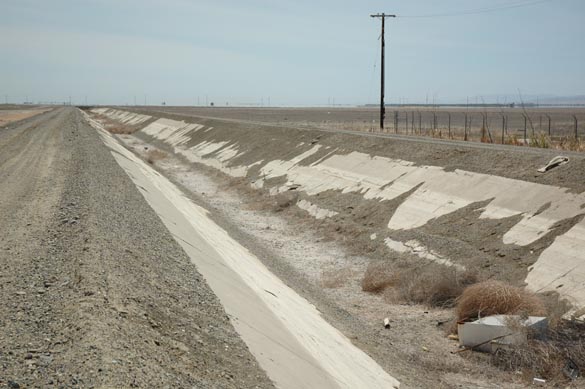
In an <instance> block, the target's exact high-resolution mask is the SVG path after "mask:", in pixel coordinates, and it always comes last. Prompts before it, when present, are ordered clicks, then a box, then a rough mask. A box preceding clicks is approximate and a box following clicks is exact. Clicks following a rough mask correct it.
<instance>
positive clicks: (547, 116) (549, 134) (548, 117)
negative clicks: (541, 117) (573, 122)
mask: <svg viewBox="0 0 585 389" xmlns="http://www.w3.org/2000/svg"><path fill="white" fill-rule="evenodd" d="M546 118H547V119H548V136H549V137H550V136H551V133H550V127H551V126H550V122H551V120H550V116H549V115H548V114H547V115H546Z"/></svg>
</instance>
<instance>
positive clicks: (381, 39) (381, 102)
mask: <svg viewBox="0 0 585 389" xmlns="http://www.w3.org/2000/svg"><path fill="white" fill-rule="evenodd" d="M370 16H371V17H373V18H380V19H382V35H381V36H380V41H381V42H382V44H381V49H382V63H381V65H380V69H381V73H382V74H381V81H380V129H382V130H383V129H384V117H385V116H386V107H385V105H384V47H385V42H384V21H385V20H386V18H395V17H396V15H386V14H385V13H381V14H375V15H370Z"/></svg>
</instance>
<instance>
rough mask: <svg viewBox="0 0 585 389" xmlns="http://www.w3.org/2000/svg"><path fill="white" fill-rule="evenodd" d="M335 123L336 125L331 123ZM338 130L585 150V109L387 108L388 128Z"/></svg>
mask: <svg viewBox="0 0 585 389" xmlns="http://www.w3.org/2000/svg"><path fill="white" fill-rule="evenodd" d="M329 124H333V123H329ZM337 124H338V127H337V128H343V129H354V130H362V131H369V132H385V133H394V134H401V135H416V136H430V137H435V138H443V139H456V140H464V141H475V142H485V143H498V144H514V145H526V146H534V147H560V148H566V149H572V150H582V149H585V147H584V143H585V110H583V109H577V110H575V111H571V110H568V109H548V110H539V109H534V110H522V109H517V108H516V109H502V110H499V111H496V110H494V109H491V110H478V109H468V110H446V109H442V108H438V109H429V108H424V109H412V108H399V109H392V108H387V109H386V119H385V128H384V130H381V129H380V128H379V120H378V119H373V120H368V121H367V122H366V121H365V120H362V121H361V123H358V122H357V121H354V122H353V123H351V124H350V123H342V122H339V123H337Z"/></svg>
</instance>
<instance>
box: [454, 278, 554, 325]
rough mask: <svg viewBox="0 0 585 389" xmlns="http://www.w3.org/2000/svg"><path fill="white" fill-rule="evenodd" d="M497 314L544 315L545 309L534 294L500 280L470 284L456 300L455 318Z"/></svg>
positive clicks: (461, 318)
mask: <svg viewBox="0 0 585 389" xmlns="http://www.w3.org/2000/svg"><path fill="white" fill-rule="evenodd" d="M498 314H527V315H544V314H546V309H545V306H544V303H543V302H542V300H541V299H540V298H539V297H538V296H536V295H535V294H533V293H531V292H528V291H526V290H524V289H522V288H518V287H515V286H512V285H509V284H506V283H504V282H500V281H484V282H480V283H478V284H475V285H471V286H469V287H468V288H466V289H465V290H464V291H463V294H462V295H461V296H460V297H459V299H458V300H457V320H459V321H462V320H470V319H475V318H478V317H484V316H490V315H498Z"/></svg>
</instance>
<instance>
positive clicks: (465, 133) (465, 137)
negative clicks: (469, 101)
mask: <svg viewBox="0 0 585 389" xmlns="http://www.w3.org/2000/svg"><path fill="white" fill-rule="evenodd" d="M464 128H465V129H464V130H463V140H465V141H466V140H467V112H466V113H465V127H464Z"/></svg>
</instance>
